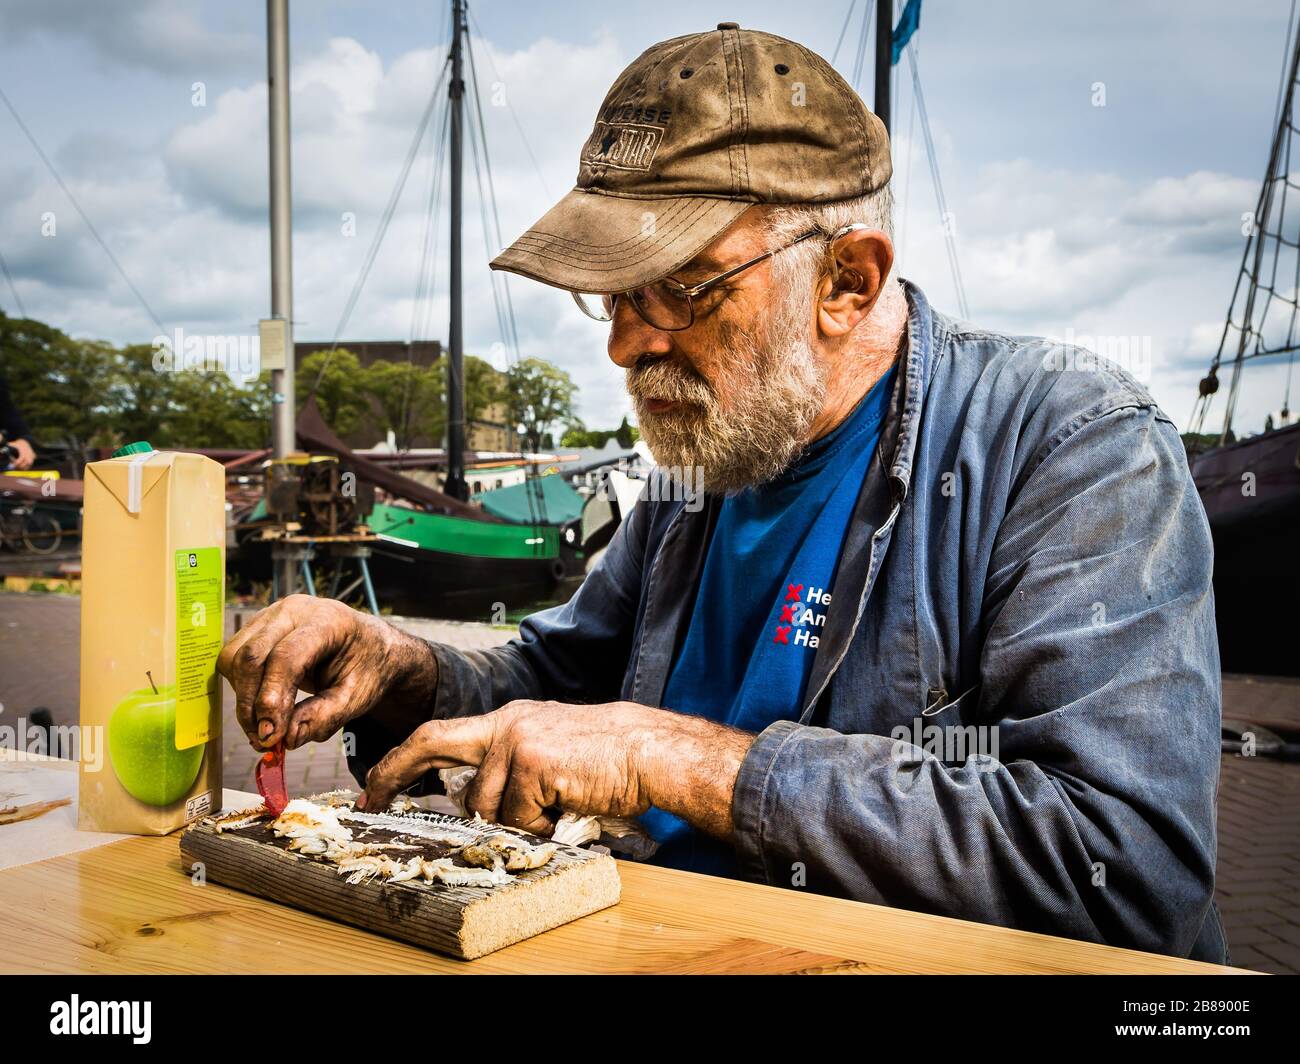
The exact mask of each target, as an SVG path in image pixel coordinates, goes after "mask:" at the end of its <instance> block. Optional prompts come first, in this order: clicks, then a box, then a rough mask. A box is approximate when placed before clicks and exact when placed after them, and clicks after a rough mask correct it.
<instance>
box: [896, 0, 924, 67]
mask: <svg viewBox="0 0 1300 1064" xmlns="http://www.w3.org/2000/svg"><path fill="white" fill-rule="evenodd" d="M920 25H921V0H907V6H906V7H905V8H903V14H902V15H901V16H899V19H898V25H897V26H895V27H894V55H893V59H892V61H891V62H890V66H897V65H898V61H899V60H900V59H902V58H903V49H904V48H906V47H907V42H908V41H910V40H911V39H912V34H914V33H915V32H916V31H917V28H918V27H919V26H920Z"/></svg>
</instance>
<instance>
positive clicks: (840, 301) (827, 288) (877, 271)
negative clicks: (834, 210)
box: [817, 229, 894, 338]
mask: <svg viewBox="0 0 1300 1064" xmlns="http://www.w3.org/2000/svg"><path fill="white" fill-rule="evenodd" d="M831 251H832V253H833V254H834V256H835V264H836V267H837V271H838V276H837V278H836V279H835V281H834V282H832V280H831V277H830V275H829V274H828V275H827V276H825V277H822V278H821V280H820V281H818V283H817V330H818V331H819V332H820V333H821V335H822V336H825V337H828V338H834V337H839V336H845V335H847V334H848V333H850V332H852V331H853V328H854V327H855V326H856V325H857V324H858V322H860V321H861V320H862V319H863V318H865V317H866V316H867V315H868V314H870V313H871V308H872V307H874V306H875V305H876V300H877V299H879V298H880V291H881V288H882V287H883V286H884V282H885V279H886V278H887V277H888V276H889V271H890V268H891V267H892V266H893V265H894V245H893V243H892V242H891V241H890V239H889V237H887V236H886V235H885V234H884V233H882V232H881V231H880V230H879V229H854V230H853V231H852V232H849V233H845V234H844V236H842V237H840V238H839V239H838V240H837V241H835V244H834V246H833V247H832V249H831Z"/></svg>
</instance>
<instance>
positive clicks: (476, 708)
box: [347, 499, 655, 795]
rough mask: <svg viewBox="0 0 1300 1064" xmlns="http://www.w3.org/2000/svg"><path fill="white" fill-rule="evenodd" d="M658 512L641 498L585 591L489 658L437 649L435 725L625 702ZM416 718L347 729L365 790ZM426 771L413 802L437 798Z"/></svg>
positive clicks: (437, 787)
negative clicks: (519, 709)
mask: <svg viewBox="0 0 1300 1064" xmlns="http://www.w3.org/2000/svg"><path fill="white" fill-rule="evenodd" d="M654 506H655V504H654V503H652V502H649V501H646V500H645V499H642V501H641V502H639V503H638V504H637V505H636V506H635V507H634V508H633V510H632V512H631V513H630V514H628V516H627V518H626V519H625V520H624V521H623V522H622V524H621V525H620V526H619V528H618V531H617V532H615V534H614V537H613V539H611V540H610V543H609V546H608V548H607V549H606V550H605V553H604V554H603V555H601V558H600V560H599V561H598V562H597V563H596V565H595V566H594V567H593V568H592V571H591V572H590V573H588V574H587V578H586V579H585V580H584V581H583V582H582V586H581V587H580V588H579V589H578V591H577V592H576V593H575V594H574V596H573V597H572V598H571V599H570V600H569V601H568V602H567V603H565V604H564V605H562V606H556V607H554V608H553V609H549V610H544V611H542V612H540V613H534V614H532V615H531V616H529V617H526V618H525V619H524V620H523V622H522V623H521V624H520V625H519V635H518V636H517V637H516V638H514V639H512V640H511V641H510V642H509V643H506V644H504V645H503V646H499V647H492V648H491V649H489V650H459V649H457V648H456V647H452V646H448V645H447V644H445V643H430V644H429V645H430V647H431V648H432V650H433V654H434V657H435V658H436V659H437V662H438V684H437V689H436V690H435V692H434V697H433V709H432V712H431V713H430V714H429V716H430V717H431V718H432V719H439V718H445V717H465V716H471V715H473V714H475V713H490V712H491V711H492V710H494V709H498V708H500V707H501V706H503V705H505V704H506V703H507V702H511V701H514V700H515V699H519V698H532V699H547V700H550V699H554V700H556V701H563V702H574V703H578V702H589V703H596V702H609V701H614V700H616V699H617V698H618V697H619V693H620V690H621V685H622V680H623V672H624V668H625V666H626V664H627V661H628V657H629V654H630V653H631V647H632V638H633V630H634V625H635V621H636V611H637V603H638V601H639V598H640V594H641V573H642V566H643V564H644V559H645V552H646V543H647V538H648V532H647V530H648V525H649V523H650V521H651V520H652V519H653V510H654ZM420 723H422V722H421V721H419V720H411V721H408V722H407V724H406V725H404V726H403V727H402V728H401V730H395V726H394V725H393V724H392V723H391V721H390V722H389V723H388V724H381V723H380V722H379V721H378V720H376V719H374V715H373V714H372V715H370V716H366V717H360V718H358V719H357V720H355V721H354V722H353V723H352V724H351V726H350V728H349V731H350V734H351V743H350V745H351V752H350V753H349V754H348V756H347V761H348V768H349V769H350V770H351V772H352V775H353V777H354V778H355V779H356V780H357V782H358V784H360V785H363V786H364V784H365V778H366V773H367V772H369V771H370V769H371V768H372V767H373V766H374V765H375V764H376V763H377V762H378V761H379V760H380V758H382V757H383V756H384V755H385V754H386V753H388V751H389V750H391V749H392V748H393V747H394V746H396V745H398V744H399V743H402V742H404V741H405V740H406V739H407V737H408V736H409V735H410V733H411V732H412V731H414V730H415V728H416V727H417V726H418V725H419V724H420ZM441 790H442V786H441V783H440V782H439V780H438V778H437V773H429V774H428V775H427V776H426V777H424V779H423V780H421V781H419V782H418V783H416V784H415V785H413V786H412V787H411V788H408V791H409V793H411V794H416V795H420V794H428V793H439V792H440V791H441Z"/></svg>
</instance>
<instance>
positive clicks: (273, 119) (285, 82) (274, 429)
mask: <svg viewBox="0 0 1300 1064" xmlns="http://www.w3.org/2000/svg"><path fill="white" fill-rule="evenodd" d="M266 86H267V99H268V107H269V112H268V117H269V119H270V130H271V156H270V164H271V165H270V170H271V317H273V318H282V319H283V320H284V322H285V345H284V369H274V370H272V371H271V403H272V406H271V454H272V457H273V458H278V459H283V458H284V457H285V456H286V455H288V454H289V453H290V452H291V451H293V450H294V449H295V448H296V445H297V440H296V433H295V426H294V421H295V417H294V414H295V406H296V404H295V402H294V382H293V378H294V355H293V214H292V211H293V197H292V185H291V180H290V172H289V0H266ZM295 570H296V566H295V564H294V562H293V560H292V559H290V558H285V559H283V560H282V561H281V574H280V589H281V590H282V591H283V593H284V594H286V595H289V594H292V593H293V589H294V586H295V582H296V579H297V573H296V571H295Z"/></svg>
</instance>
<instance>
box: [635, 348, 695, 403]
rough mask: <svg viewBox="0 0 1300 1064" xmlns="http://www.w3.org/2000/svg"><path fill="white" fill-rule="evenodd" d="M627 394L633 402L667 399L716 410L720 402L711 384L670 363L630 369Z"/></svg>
mask: <svg viewBox="0 0 1300 1064" xmlns="http://www.w3.org/2000/svg"><path fill="white" fill-rule="evenodd" d="M627 391H628V394H629V395H630V396H632V398H633V399H663V400H666V401H668V402H673V403H695V404H697V405H699V406H712V405H713V404H714V403H715V402H716V399H715V396H714V392H713V389H712V388H711V387H710V386H709V383H708V381H706V380H705V379H704V378H703V377H701V376H700V375H699V374H698V373H696V372H695V371H694V370H692V369H688V368H686V367H684V366H678V365H676V364H674V363H672V362H669V361H667V360H666V359H660V360H658V361H656V362H651V363H650V364H648V365H645V366H633V367H632V368H631V369H629V370H628V371H627Z"/></svg>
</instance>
